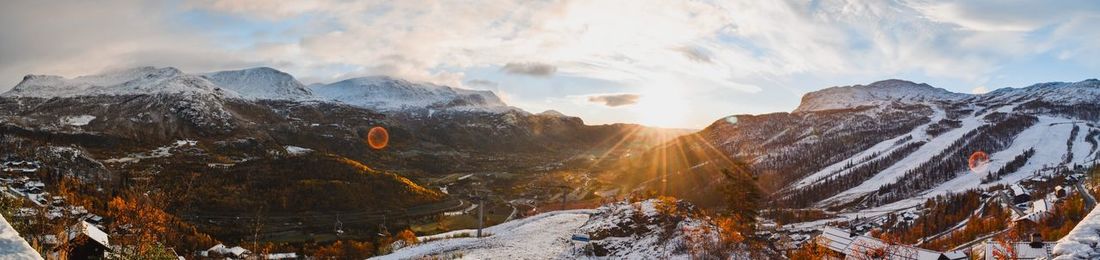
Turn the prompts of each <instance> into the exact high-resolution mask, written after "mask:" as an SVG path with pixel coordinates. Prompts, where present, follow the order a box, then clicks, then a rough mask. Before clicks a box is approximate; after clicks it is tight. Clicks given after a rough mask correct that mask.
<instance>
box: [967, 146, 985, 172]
mask: <svg viewBox="0 0 1100 260" xmlns="http://www.w3.org/2000/svg"><path fill="white" fill-rule="evenodd" d="M968 161H969V165H968V166H969V167H970V172H973V173H978V172H980V171H984V170H985V168H986V165H989V155H988V154H985V152H983V151H976V152H974V153H973V154H970V159H969V160H968Z"/></svg>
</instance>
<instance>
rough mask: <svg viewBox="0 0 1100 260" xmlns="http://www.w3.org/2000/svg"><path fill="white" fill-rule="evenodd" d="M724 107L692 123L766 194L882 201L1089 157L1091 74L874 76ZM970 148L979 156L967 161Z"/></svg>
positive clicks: (1099, 141)
mask: <svg viewBox="0 0 1100 260" xmlns="http://www.w3.org/2000/svg"><path fill="white" fill-rule="evenodd" d="M736 118H737V120H732V121H731V120H725V119H723V120H717V121H716V122H715V123H714V124H713V125H711V126H710V127H708V128H707V129H705V130H704V131H703V132H701V133H700V135H702V136H705V137H706V138H707V142H709V145H711V146H714V147H717V148H719V149H721V150H722V151H723V152H724V153H725V154H726V155H727V156H729V157H732V158H743V159H745V160H746V161H748V162H749V163H751V164H752V165H753V167H754V168H755V169H756V170H758V171H759V172H761V173H764V174H775V175H777V176H778V177H777V179H779V182H780V185H779V186H780V187H779V188H778V189H779V192H776V195H775V198H774V199H776V200H778V201H780V203H783V204H786V205H787V206H788V207H828V208H831V209H836V210H841V211H846V210H849V211H853V212H856V211H861V212H868V211H876V212H890V211H892V210H894V209H901V208H906V207H911V206H914V205H919V204H920V203H921V202H923V201H924V200H926V199H928V198H930V197H934V196H937V195H943V194H947V193H951V192H959V191H965V190H970V189H978V188H988V187H993V186H996V185H1000V184H1013V183H1017V182H1020V181H1022V180H1025V179H1031V178H1033V176H1035V175H1037V174H1046V175H1049V174H1052V173H1053V172H1061V173H1064V172H1067V171H1068V170H1065V169H1073V168H1075V167H1076V166H1078V165H1091V164H1093V163H1096V162H1098V161H1100V80H1095V79H1089V80H1084V81H1079V82H1054V83H1041V84H1035V85H1031V86H1028V87H1023V88H1004V89H999V90H997V91H993V92H989V93H985V94H977V95H972V94H961V93H952V92H949V91H946V90H943V89H939V88H934V87H932V86H929V85H927V84H917V83H912V82H908V81H901V80H886V81H879V82H875V83H872V84H868V85H856V86H847V87H833V88H828V89H824V90H821V91H817V92H813V93H810V94H807V95H806V96H805V97H804V98H803V103H802V104H801V106H800V107H799V108H798V109H797V110H795V111H794V113H773V114H764V115H738V116H736ZM978 152H981V154H986V155H988V158H989V161H988V163H985V164H984V166H982V167H976V168H969V166H968V159H969V157H971V156H972V155H974V154H979V153H978ZM695 164H698V162H694V163H691V164H687V165H695ZM770 177H776V176H770Z"/></svg>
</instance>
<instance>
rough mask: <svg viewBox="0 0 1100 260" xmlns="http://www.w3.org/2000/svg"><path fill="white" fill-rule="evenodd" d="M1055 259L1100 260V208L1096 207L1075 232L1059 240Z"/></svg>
mask: <svg viewBox="0 0 1100 260" xmlns="http://www.w3.org/2000/svg"><path fill="white" fill-rule="evenodd" d="M1053 253H1054V257H1053V259H1058V260H1071V259H1097V258H1100V207H1094V208H1093V209H1092V212H1089V214H1088V215H1086V216H1085V218H1084V219H1081V222H1079V223H1077V226H1076V227H1074V228H1073V230H1070V231H1069V234H1066V236H1065V237H1062V239H1059V240H1058V244H1057V245H1055V246H1054V252H1053Z"/></svg>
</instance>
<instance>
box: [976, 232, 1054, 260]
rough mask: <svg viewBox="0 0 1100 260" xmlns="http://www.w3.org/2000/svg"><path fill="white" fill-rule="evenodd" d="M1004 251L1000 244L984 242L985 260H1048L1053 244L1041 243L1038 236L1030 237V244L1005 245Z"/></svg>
mask: <svg viewBox="0 0 1100 260" xmlns="http://www.w3.org/2000/svg"><path fill="white" fill-rule="evenodd" d="M1007 244H1008V245H1009V247H1007V248H1008V249H1006V247H1005V246H1004V245H1002V243H998V242H994V241H986V242H985V243H984V248H985V250H984V255H985V259H987V260H994V259H999V258H1008V257H1015V259H1017V260H1031V259H1048V258H1050V257H1051V256H1053V250H1054V245H1055V244H1056V243H1055V242H1043V241H1042V238H1041V237H1039V234H1034V235H1032V237H1031V242H1011V243H1007Z"/></svg>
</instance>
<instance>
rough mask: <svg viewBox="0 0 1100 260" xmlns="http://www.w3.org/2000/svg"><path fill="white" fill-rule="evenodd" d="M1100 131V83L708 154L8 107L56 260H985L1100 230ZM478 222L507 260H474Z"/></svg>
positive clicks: (138, 76)
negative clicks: (842, 242) (692, 259)
mask: <svg viewBox="0 0 1100 260" xmlns="http://www.w3.org/2000/svg"><path fill="white" fill-rule="evenodd" d="M1098 111H1100V81H1097V80H1095V79H1092V80H1085V81H1080V82H1069V83H1042V84H1036V85H1033V86H1028V87H1024V88H1004V89H1000V90H996V91H993V92H989V93H986V94H961V93H953V92H950V91H947V90H944V89H938V88H935V87H932V86H930V85H927V84H919V83H913V82H908V81H903V80H885V81H879V82H874V83H870V84H868V85H854V86H842V87H831V88H826V89H823V90H819V91H815V92H811V93H808V94H806V95H805V96H804V97H803V99H802V103H801V105H800V106H799V107H798V108H797V109H795V110H794V111H792V112H776V113H769V114H759V115H732V116H728V117H725V118H720V119H717V120H716V121H714V122H713V123H712V124H711V125H709V126H707V127H706V128H704V129H701V130H697V131H696V130H682V129H663V128H653V127H646V126H641V125H633V124H608V125H589V124H586V123H585V122H584V121H582V120H581V119H580V118H577V117H571V116H566V115H562V114H561V113H558V112H555V111H547V112H542V113H530V112H527V111H524V110H522V109H519V108H516V107H511V106H508V105H507V104H506V103H504V101H502V99H500V98H499V97H497V96H496V95H495V94H494V93H493V92H491V91H474V90H466V89H458V88H452V87H448V86H441V85H434V84H428V83H415V82H410V81H406V80H402V79H396V78H391V77H364V78H355V79H348V80H342V81H338V82H334V83H331V84H322V83H318V84H313V85H309V86H307V85H304V84H302V83H300V82H298V80H297V79H295V78H294V77H293V76H291V75H289V74H287V73H284V72H281V71H278V70H275V69H271V68H266V67H263V68H253V69H245V70H233V71H221V72H210V73H186V72H183V71H181V70H178V69H175V68H155V67H139V68H133V69H127V70H121V71H115V72H109V73H105V74H99V75H89V76H82V77H75V78H63V77H59V76H43V75H28V76H27V77H25V78H24V79H23V81H22V82H21V83H19V85H17V86H15V88H13V89H12V90H11V91H8V92H6V93H4V94H0V159H3V163H4V165H5V171H4V173H3V180H4V182H3V183H4V185H5V186H4V187H5V191H4V194H6V195H7V197H5V200H4V203H3V207H2V210H3V215H4V217H5V219H6V220H8V222H10V223H11V225H12V226H13V227H14V229H15V230H17V231H18V232H19V234H21V236H22V237H23V238H24V239H26V240H27V241H30V244H31V245H34V246H35V247H37V248H36V250H39V251H50V252H55V251H56V252H61V251H64V250H63V248H64V245H65V244H67V242H68V241H67V240H64V239H61V240H63V241H59V237H58V235H57V234H59V233H65V232H62V231H64V230H69V229H71V227H73V226H74V225H75V226H80V225H92V226H94V227H96V228H97V230H101V231H100V232H103V233H104V234H105V235H109V236H110V238H111V239H110V241H111V244H112V246H114V247H115V249H113V251H114V252H115V254H120V255H127V254H133V255H160V254H168V253H167V252H168V249H171V251H172V252H174V253H173V254H176V255H180V256H184V255H186V256H195V257H199V256H201V257H213V256H211V255H210V254H219V255H221V256H230V255H228V254H233V255H231V256H230V257H234V258H243V257H244V256H243V255H239V254H237V253H233V252H230V251H232V250H230V248H232V247H231V246H233V247H237V246H239V247H240V248H241V249H242V250H244V249H247V250H249V252H250V254H252V256H261V255H272V254H278V253H295V254H298V255H309V256H330V257H337V258H344V257H348V258H365V257H370V256H382V257H389V258H406V257H429V256H447V255H450V256H458V255H465V254H469V256H472V257H475V258H476V257H500V256H502V255H501V254H499V253H500V252H499V251H497V250H503V249H500V248H509V247H510V246H509V245H510V243H513V242H514V241H513V240H514V239H536V238H534V237H537V239H540V240H539V245H546V247H548V249H547V251H546V252H549V253H553V254H555V255H557V257H559V258H571V257H579V256H582V255H583V256H592V257H610V258H623V257H641V258H648V257H657V258H664V257H673V256H721V257H734V256H737V257H752V256H756V257H769V258H777V257H789V258H797V257H800V255H802V254H811V253H814V252H818V251H815V250H825V251H828V250H832V251H831V252H832V253H829V254H852V252H847V251H844V250H845V249H842V248H839V249H838V248H832V249H828V245H832V244H827V243H826V246H824V247H821V246H820V245H819V243H821V242H816V241H821V240H820V239H821V238H822V237H824V238H829V236H830V234H832V235H835V234H839V233H845V232H847V233H849V238H848V239H849V240H850V239H853V238H855V237H860V238H863V239H866V240H868V241H886V242H881V243H882V244H884V245H890V246H902V247H905V248H911V249H913V250H917V249H919V250H917V251H920V252H925V251H927V252H939V253H942V254H945V255H948V254H949V255H953V256H957V255H959V254H962V255H967V256H976V255H978V252H980V251H982V250H985V249H987V248H991V245H993V244H994V243H997V241H1008V242H1005V243H1011V242H1019V241H1026V240H1027V239H1030V236H1031V235H1032V234H1038V235H1040V236H1041V237H1042V240H1043V241H1046V242H1047V243H1048V244H1049V245H1047V244H1044V245H1043V246H1049V247H1054V245H1055V244H1054V243H1055V242H1054V241H1056V240H1057V239H1059V238H1061V237H1063V236H1066V235H1067V234H1069V233H1070V231H1071V230H1072V229H1073V228H1074V227H1076V226H1077V223H1078V222H1080V221H1082V220H1083V219H1085V218H1086V215H1088V213H1089V212H1091V211H1093V210H1092V208H1093V207H1094V206H1095V204H1096V202H1095V196H1096V195H1097V191H1100V190H1098V187H1100V185H1097V180H1098V179H1097V178H1095V175H1096V174H1097V173H1098V171H1100V170H1098V168H1096V167H1095V166H1096V164H1097V162H1098V160H1100V149H1098V144H1100V112H1098ZM375 129H384V132H385V133H386V134H385V138H383V139H371V140H368V139H369V138H377V137H376V136H375V137H372V136H371V135H377V134H378V133H377V132H376V131H378V130H375ZM372 132H374V133H372ZM379 140H384V141H379ZM378 142H382V143H378ZM479 215H482V216H484V218H483V222H482V224H481V226H484V227H490V228H488V229H487V230H488V232H489V233H494V232H500V233H499V234H493V235H490V236H489V238H487V240H486V241H496V242H492V244H493V245H495V247H494V246H490V247H481V246H475V245H473V244H472V243H474V242H472V241H480V240H476V239H477V238H470V237H469V236H470V234H469V230H471V229H476V228H478V226H479V225H478V216H479ZM92 219H96V220H94V221H92ZM92 222H95V223H92ZM84 223H90V224H84ZM556 225H559V226H556ZM548 228H549V229H554V230H553V231H554V232H550V233H548V235H552V236H565V235H576V234H583V235H585V236H591V237H590V239H591V240H592V243H591V244H589V245H588V247H586V249H583V250H582V249H577V248H568V247H567V244H568V243H566V242H568V241H565V240H562V241H558V240H555V239H567V238H565V237H558V238H546V237H541V236H543V235H540V234H543V233H547V232H543V231H540V230H538V229H548ZM498 235H499V237H497V236H498ZM658 237H660V238H664V239H667V238H670V237H671V238H675V239H673V240H670V241H672V242H667V243H661V241H664V240H660V239H657V238H658ZM426 240H433V241H430V242H429V241H426ZM658 240H660V241H658ZM849 242H850V241H849ZM1040 242H1042V241H1040ZM417 243H423V244H422V245H418V246H417V245H414V244H417ZM838 243H839V242H838ZM876 243H878V242H876ZM218 244H221V245H223V246H222V248H223V249H225V250H229V251H224V252H223V250H221V249H216V250H215V249H211V247H214V246H215V245H218ZM534 245H535V244H531V245H529V246H534ZM992 247H995V246H992ZM215 248H217V247H215ZM822 248H825V249H822ZM642 249H646V250H653V251H645V250H642ZM578 250H579V251H578ZM639 250H641V251H639ZM567 251H568V252H567ZM234 252H240V250H237V251H234ZM629 252H642V253H638V254H631V253H629ZM391 253H392V254H393V255H388V254H391ZM202 254H206V255H202ZM710 254H714V255H710ZM387 255H388V256H387ZM505 255H507V254H505ZM509 256H513V257H524V256H521V255H509ZM528 256H529V255H528ZM548 257H551V258H554V257H552V256H548Z"/></svg>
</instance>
